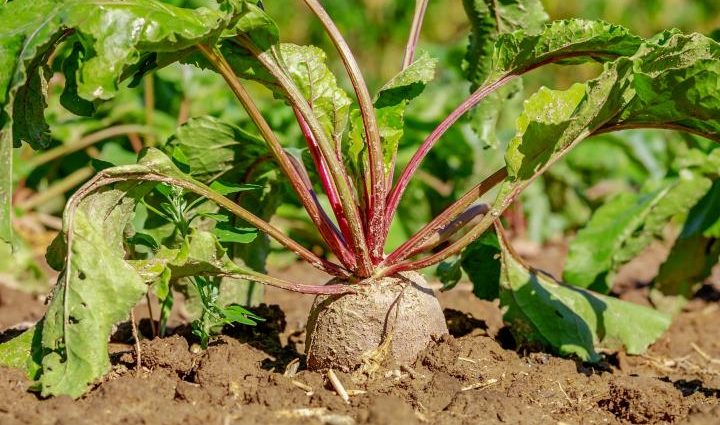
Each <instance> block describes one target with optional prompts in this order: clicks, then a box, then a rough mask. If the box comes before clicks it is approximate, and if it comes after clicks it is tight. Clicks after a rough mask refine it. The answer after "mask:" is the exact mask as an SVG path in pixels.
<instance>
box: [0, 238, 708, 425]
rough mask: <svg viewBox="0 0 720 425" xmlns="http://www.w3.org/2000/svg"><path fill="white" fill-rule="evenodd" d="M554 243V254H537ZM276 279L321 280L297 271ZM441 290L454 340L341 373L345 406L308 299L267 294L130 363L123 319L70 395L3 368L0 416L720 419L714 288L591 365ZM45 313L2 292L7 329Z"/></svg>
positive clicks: (245, 420) (629, 292) (145, 347)
mask: <svg viewBox="0 0 720 425" xmlns="http://www.w3.org/2000/svg"><path fill="white" fill-rule="evenodd" d="M553 249H557V250H559V251H562V248H552V247H551V248H548V249H546V250H545V251H544V253H545V254H547V253H548V252H554V251H553ZM529 251H531V250H529ZM650 251H652V250H650ZM528 255H530V256H532V252H529V253H528ZM561 255H562V253H560V254H558V257H560V256H561ZM646 257H647V258H644V259H643V258H640V259H638V260H637V261H635V262H634V263H631V264H630V265H629V266H628V268H629V271H625V272H624V274H621V277H622V279H624V281H623V282H624V283H623V285H622V286H621V287H622V288H623V293H622V296H623V298H629V299H633V300H641V301H642V300H646V299H647V294H646V290H647V288H646V285H644V284H643V281H644V279H645V276H646V275H645V273H646V272H647V269H648V268H651V267H654V263H653V261H654V260H653V258H654V255H653V254H652V252H650V254H647V255H646ZM546 259H547V255H544V256H543V259H540V258H536V259H535V261H534V263H535V264H533V265H535V266H536V267H540V266H542V267H544V268H545V269H547V270H549V271H550V272H551V273H557V271H558V270H559V269H560V268H559V266H558V265H557V264H556V263H557V261H556V262H555V263H553V264H545V263H543V261H547V260H546ZM530 262H531V263H532V262H533V258H530ZM655 263H657V262H655ZM648 264H650V266H648ZM633 268H634V269H633ZM633 270H637V273H633ZM278 274H279V275H281V276H282V277H285V278H298V279H299V280H302V281H303V282H309V283H320V282H322V281H323V280H325V277H324V276H323V275H322V274H320V273H315V272H313V271H312V270H309V269H308V268H306V267H303V266H292V267H290V268H289V269H287V270H283V271H281V272H279V273H278ZM716 277H717V276H716ZM439 298H440V302H441V304H442V305H443V307H444V308H445V316H446V319H447V324H448V328H449V329H450V332H451V335H448V336H444V337H441V338H435V339H434V340H433V341H431V342H430V344H429V345H428V347H427V348H426V349H425V350H424V351H423V352H422V353H421V355H420V357H419V358H418V359H417V361H415V362H414V363H412V364H404V365H394V364H390V365H383V366H382V367H380V368H378V369H374V370H366V371H365V374H363V375H362V376H361V375H359V374H356V375H354V376H353V375H350V374H344V373H340V372H337V376H338V378H339V380H340V382H341V383H342V384H343V385H344V387H345V388H346V389H347V390H348V392H349V393H350V397H349V403H346V402H344V401H343V399H342V398H341V397H340V396H339V395H338V394H337V393H336V391H335V389H334V388H333V387H332V385H331V384H330V383H329V380H328V377H327V375H326V374H324V373H319V372H310V371H307V370H305V369H304V356H303V355H302V353H303V350H304V345H303V344H304V340H305V335H304V326H305V320H306V318H307V313H308V311H309V309H310V306H311V304H312V301H313V299H312V297H302V296H297V295H295V294H288V293H285V292H282V291H276V290H272V289H270V290H268V292H267V294H266V297H265V299H266V302H267V303H268V305H261V306H259V307H257V308H256V309H255V310H256V312H257V313H258V314H259V315H261V316H262V317H265V318H266V319H267V321H266V322H263V323H261V324H259V325H258V326H257V327H254V328H250V327H237V328H227V329H226V330H225V334H224V335H223V336H221V337H220V338H218V339H217V340H215V341H214V342H212V343H211V345H210V347H209V348H208V349H207V350H206V351H202V350H200V349H199V347H197V345H196V342H195V341H194V340H193V338H192V337H191V335H190V332H189V329H188V328H187V326H179V327H178V328H177V329H176V330H175V333H174V335H172V336H170V337H166V338H156V339H152V340H150V339H143V340H142V341H141V348H142V349H141V353H142V367H141V368H140V369H139V370H136V364H135V357H134V351H133V347H132V344H130V342H131V341H130V337H129V336H128V332H127V326H120V327H119V330H118V332H117V333H116V334H115V337H114V343H113V344H112V347H113V354H112V355H111V358H112V360H113V370H112V372H111V373H110V374H109V375H108V376H107V377H106V379H105V380H104V382H102V383H99V384H98V385H97V386H96V387H95V388H94V389H93V390H92V391H90V392H89V393H88V394H87V395H86V396H84V397H83V398H81V399H79V400H71V399H69V398H66V397H57V398H51V399H46V400H42V399H40V398H38V397H37V396H36V395H35V394H34V393H30V392H27V391H26V389H27V386H28V381H27V380H26V379H25V377H24V376H23V374H22V373H21V372H19V371H16V370H11V369H0V424H3V425H5V424H7V425H14V424H57V425H61V424H73V425H82V424H98V423H102V424H191V423H198V424H218V425H230V424H244V425H249V424H328V425H345V424H440V425H446V424H448V425H449V424H520V425H534V424H553V425H562V424H566V425H570V424H578V425H579V424H666V423H669V424H692V425H706V424H707V425H709V424H718V423H720V340H719V339H718V338H717V323H720V305H718V303H717V300H718V298H720V297H718V292H717V291H716V290H715V286H713V285H712V284H710V283H709V284H707V285H706V286H705V287H703V289H702V290H701V291H700V293H699V294H698V297H696V299H694V300H692V301H691V302H690V303H689V304H688V305H687V306H686V307H685V308H684V310H683V311H682V313H680V314H679V316H678V317H677V318H676V320H675V321H674V323H673V325H672V327H671V328H670V330H669V331H668V332H667V333H666V335H664V336H663V337H662V338H661V339H660V340H659V341H658V342H657V343H656V344H654V345H653V346H652V347H651V348H650V350H649V351H648V353H647V354H645V355H643V356H635V357H631V356H626V355H624V354H622V353H618V354H610V353H608V354H607V356H606V357H605V361H604V362H603V363H600V364H596V365H590V364H583V363H582V362H579V361H576V360H572V359H565V358H559V357H556V356H553V355H550V354H546V353H527V352H523V351H522V350H517V349H516V348H515V347H514V344H513V341H512V338H511V337H509V333H508V332H507V330H506V329H504V328H503V324H502V319H501V312H500V310H499V308H498V306H497V305H496V304H494V303H489V302H484V301H480V300H477V299H475V298H474V297H473V296H472V294H471V293H470V292H469V288H468V287H467V286H463V285H462V284H461V285H459V287H458V288H456V289H455V290H453V291H450V292H447V293H442V294H440V295H439ZM43 309H44V307H43V305H42V299H40V298H37V297H32V296H29V295H26V294H23V293H19V292H16V291H14V290H11V289H7V288H3V287H0V324H1V325H2V326H3V327H8V326H10V325H16V324H21V325H22V324H24V325H27V322H31V321H33V320H36V319H37V318H39V316H40V315H41V314H42V311H43ZM145 310H146V309H145V307H143V306H140V307H139V308H138V310H137V312H138V314H139V313H141V312H144V311H145ZM156 311H157V310H156ZM149 329H150V326H149V322H148V321H147V320H146V321H145V322H143V323H141V330H144V332H145V333H146V334H149Z"/></svg>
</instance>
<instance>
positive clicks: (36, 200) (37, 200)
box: [17, 166, 95, 211]
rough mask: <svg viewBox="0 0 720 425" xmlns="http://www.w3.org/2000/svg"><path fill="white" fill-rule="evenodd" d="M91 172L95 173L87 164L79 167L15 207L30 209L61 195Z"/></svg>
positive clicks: (83, 180)
mask: <svg viewBox="0 0 720 425" xmlns="http://www.w3.org/2000/svg"><path fill="white" fill-rule="evenodd" d="M93 174H95V170H94V169H93V168H92V167H89V166H88V167H83V168H80V169H79V170H77V171H75V172H73V173H71V174H70V175H69V176H67V177H65V178H63V179H62V180H60V181H57V182H55V183H54V184H53V185H51V186H50V187H48V188H47V189H45V190H43V191H42V192H39V193H37V194H36V195H35V196H33V197H31V198H28V199H26V200H24V201H22V202H19V203H18V204H17V207H18V208H20V209H21V210H23V211H29V210H32V209H34V208H36V207H38V206H40V205H42V204H44V203H46V202H48V201H50V200H52V199H54V198H56V197H58V196H61V195H62V194H63V193H65V192H67V191H69V190H70V189H72V188H74V187H76V186H79V185H81V184H82V183H83V182H85V181H86V180H87V179H89V178H90V177H92V176H93Z"/></svg>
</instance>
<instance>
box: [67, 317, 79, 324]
mask: <svg viewBox="0 0 720 425" xmlns="http://www.w3.org/2000/svg"><path fill="white" fill-rule="evenodd" d="M68 322H70V324H72V325H75V324H78V323H80V320H79V319H78V318H77V317H75V316H70V317H68Z"/></svg>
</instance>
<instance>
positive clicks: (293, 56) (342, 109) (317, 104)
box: [280, 43, 352, 147]
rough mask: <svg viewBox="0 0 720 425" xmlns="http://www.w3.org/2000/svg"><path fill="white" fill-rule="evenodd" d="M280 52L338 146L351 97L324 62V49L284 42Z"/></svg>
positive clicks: (329, 136)
mask: <svg viewBox="0 0 720 425" xmlns="http://www.w3.org/2000/svg"><path fill="white" fill-rule="evenodd" d="M280 55H281V57H282V61H283V65H284V68H285V70H286V71H287V73H288V74H289V76H290V77H291V78H292V80H293V82H294V83H295V85H297V87H298V88H299V89H300V91H301V92H302V94H303V97H304V98H305V99H306V100H307V101H308V104H309V105H310V107H311V108H312V111H313V113H314V114H315V117H316V118H317V119H318V121H319V122H320V125H321V126H322V127H323V130H324V131H325V134H326V135H327V137H328V139H329V140H332V142H333V143H334V144H335V146H336V147H339V146H340V142H341V141H342V136H343V133H344V132H345V128H346V127H347V123H348V113H349V111H350V105H351V104H352V101H351V100H350V97H348V95H347V93H345V91H344V90H343V89H342V88H340V86H338V83H337V80H336V79H335V75H333V73H332V72H331V71H330V69H329V68H328V66H327V64H326V63H325V62H326V59H327V56H326V55H325V52H324V51H322V49H320V48H318V47H315V46H298V45H295V44H286V43H284V44H281V45H280Z"/></svg>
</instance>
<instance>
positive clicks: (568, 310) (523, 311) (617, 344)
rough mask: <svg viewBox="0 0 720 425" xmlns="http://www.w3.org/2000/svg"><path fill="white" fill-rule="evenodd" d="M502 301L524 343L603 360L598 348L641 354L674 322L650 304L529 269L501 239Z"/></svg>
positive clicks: (590, 359)
mask: <svg viewBox="0 0 720 425" xmlns="http://www.w3.org/2000/svg"><path fill="white" fill-rule="evenodd" d="M501 246H502V271H501V287H500V303H501V305H503V306H504V307H505V308H506V309H507V310H506V312H505V315H504V319H505V321H506V322H507V323H509V325H510V328H511V330H512V332H513V335H515V337H516V339H517V340H518V341H519V342H520V343H522V344H530V345H540V346H542V347H549V348H551V349H552V350H553V351H556V352H557V353H559V354H561V355H575V356H577V357H579V358H581V359H582V360H585V361H598V360H600V356H599V355H598V353H597V351H596V348H597V347H603V348H608V349H613V350H619V349H621V348H622V347H624V348H625V350H626V351H627V352H628V353H630V354H641V353H643V352H644V351H645V350H646V349H647V347H648V346H649V345H650V344H652V343H653V342H654V341H655V340H656V339H657V338H659V337H660V336H661V335H662V334H663V333H664V332H665V331H666V330H667V328H668V326H670V317H669V316H667V315H664V314H662V313H659V312H657V311H655V310H653V309H651V308H648V307H644V306H640V305H636V304H632V303H630V302H627V301H621V300H618V299H616V298H612V297H608V296H605V295H600V294H597V293H594V292H591V291H587V290H584V289H580V288H577V287H573V286H568V285H563V284H561V283H558V282H556V281H554V280H553V279H552V278H551V277H550V276H548V275H546V274H544V273H541V272H537V271H535V270H532V269H528V268H527V267H526V266H524V265H523V264H522V262H521V261H520V260H518V259H517V258H515V256H514V254H513V253H512V252H511V251H510V250H509V249H508V247H507V246H506V245H505V242H503V241H501Z"/></svg>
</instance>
